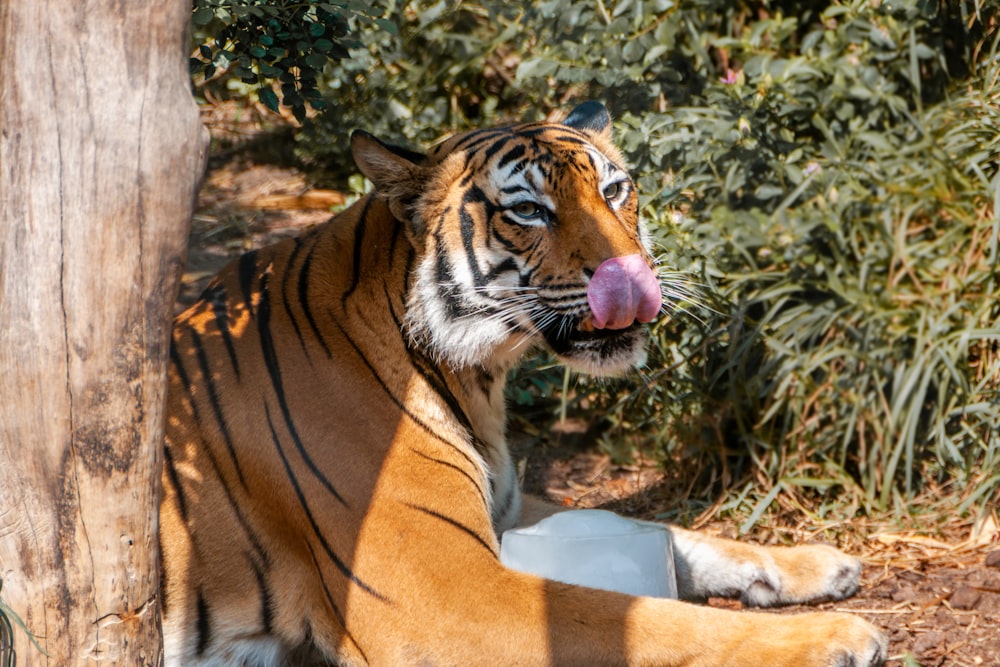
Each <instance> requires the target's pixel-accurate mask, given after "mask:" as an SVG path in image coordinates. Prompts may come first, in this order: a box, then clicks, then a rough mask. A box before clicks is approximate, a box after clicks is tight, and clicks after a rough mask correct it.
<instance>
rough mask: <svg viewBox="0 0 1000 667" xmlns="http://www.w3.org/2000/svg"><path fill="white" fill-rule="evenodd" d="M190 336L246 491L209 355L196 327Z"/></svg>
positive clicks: (216, 415)
mask: <svg viewBox="0 0 1000 667" xmlns="http://www.w3.org/2000/svg"><path fill="white" fill-rule="evenodd" d="M188 335H189V336H190V338H191V346H192V347H194V350H195V355H196V356H197V357H198V367H199V369H200V370H201V377H202V382H203V384H204V385H205V388H206V389H207V390H208V404H209V405H210V406H212V414H213V415H214V416H215V421H216V423H217V424H218V425H219V430H220V431H221V432H222V440H223V442H225V444H226V451H228V452H229V458H230V459H232V461H233V467H234V468H236V477H237V478H238V479H239V480H240V485H241V486H242V487H243V488H244V489H245V488H246V487H247V482H246V480H245V479H244V478H243V469H242V468H241V467H240V461H239V459H238V458H236V448H235V447H234V446H233V437H232V435H230V433H229V424H228V423H227V422H226V418H225V415H223V414H222V403H221V402H220V401H219V392H218V390H217V389H216V387H215V381H214V380H213V379H212V371H211V369H210V368H209V367H208V355H207V354H206V353H205V347H204V346H203V345H202V344H201V336H199V335H198V332H197V331H195V329H194V327H190V330H189V331H188Z"/></svg>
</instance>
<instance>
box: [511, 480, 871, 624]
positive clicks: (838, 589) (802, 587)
mask: <svg viewBox="0 0 1000 667" xmlns="http://www.w3.org/2000/svg"><path fill="white" fill-rule="evenodd" d="M521 506H522V513H521V519H522V520H521V522H520V525H522V526H525V525H531V524H534V523H537V522H538V521H541V520H542V519H544V518H545V517H548V516H551V515H553V514H555V513H556V512H560V511H564V510H563V509H562V508H560V507H557V506H555V505H553V504H551V503H548V502H545V501H544V500H541V499H539V498H534V497H530V496H525V497H524V498H523V499H522V501H521ZM656 525H662V524H656ZM666 528H668V529H669V530H670V534H671V542H672V546H673V555H674V565H675V567H676V575H677V590H678V594H679V596H680V598H681V599H682V600H689V601H704V600H706V599H707V598H710V597H725V598H736V599H739V600H740V601H741V602H743V603H744V604H746V605H748V606H752V607H774V606H779V605H791V604H803V603H807V604H808V603H815V602H822V601H826V600H841V599H844V598H846V597H849V596H851V595H853V594H854V593H855V592H857V590H858V586H859V583H860V579H861V561H859V560H858V559H857V558H854V557H853V556H849V555H847V554H845V553H843V552H841V551H838V550H837V549H834V548H833V547H829V546H825V545H801V546H794V547H767V546H761V545H756V544H747V543H744V542H737V541H735V540H727V539H723V538H719V537H712V536H709V535H704V534H702V533H699V532H696V531H691V530H685V529H684V528H679V527H677V526H666Z"/></svg>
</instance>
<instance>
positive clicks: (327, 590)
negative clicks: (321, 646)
mask: <svg viewBox="0 0 1000 667" xmlns="http://www.w3.org/2000/svg"><path fill="white" fill-rule="evenodd" d="M306 548H307V549H309V555H310V556H312V562H313V567H315V568H316V575H317V576H318V577H319V581H320V583H321V584H323V593H325V594H326V601H327V602H329V603H330V609H332V610H333V615H334V616H336V617H337V620H338V621H340V627H342V628H343V629H344V634H345V635H347V638H348V639H350V640H351V643H353V644H354V646H355V648H357V649H358V652H359V653H361V657H362V659H363V660H364V663H365V664H366V665H369V664H371V662H370V661H369V660H368V656H367V655H365V652H364V650H363V649H362V648H361V644H359V643H358V642H357V640H356V639H354V636H353V635H351V631H350V630H348V629H347V621H346V620H345V619H344V615H343V614H342V613H340V609H338V608H337V603H336V602H334V601H333V595H332V594H331V593H330V588H329V587H328V586H327V585H326V580H325V579H324V578H323V571H322V570H321V569H320V567H319V561H318V560H316V552H315V551H314V550H313V548H312V545H311V544H310V543H309V540H306ZM390 604H391V603H390ZM306 623H307V624H308V623H309V621H308V619H307V620H306ZM311 634H312V627H311V626H307V627H306V639H307V640H308V639H309V636H310V635H311ZM307 643H308V642H307Z"/></svg>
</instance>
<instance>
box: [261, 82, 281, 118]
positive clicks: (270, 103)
mask: <svg viewBox="0 0 1000 667" xmlns="http://www.w3.org/2000/svg"><path fill="white" fill-rule="evenodd" d="M257 99H258V100H260V102H261V104H263V105H264V106H265V107H267V108H268V109H270V110H271V111H273V112H274V113H278V96H277V95H275V93H274V91H273V90H271V89H270V88H258V89H257Z"/></svg>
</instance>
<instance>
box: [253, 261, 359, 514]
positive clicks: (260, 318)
mask: <svg viewBox="0 0 1000 667" xmlns="http://www.w3.org/2000/svg"><path fill="white" fill-rule="evenodd" d="M259 289H260V303H259V304H258V306H257V331H258V335H259V337H260V347H261V353H262V354H263V356H264V364H265V365H266V366H267V373H268V375H269V376H270V378H271V387H272V388H273V389H274V394H275V396H276V397H277V399H278V406H279V407H280V408H281V416H282V417H283V419H284V422H285V428H286V429H288V433H289V435H291V436H292V442H293V443H294V444H295V449H296V450H297V451H298V452H299V455H300V456H301V457H302V460H303V461H305V463H306V465H307V466H308V467H309V471H310V472H311V473H312V474H313V476H314V477H316V479H318V480H319V481H320V483H321V484H322V485H323V487H324V488H325V489H326V490H327V491H329V492H330V494H331V495H333V497H334V498H336V499H337V500H339V501H340V503H341V504H342V505H344V506H345V507H346V506H347V502H346V501H345V500H344V498H343V497H341V495H340V493H338V492H337V489H335V488H334V486H333V483H332V482H330V480H329V479H328V478H327V477H326V475H325V474H323V471H322V470H320V469H319V466H317V465H316V462H315V461H313V459H312V457H311V456H310V455H309V452H307V451H306V448H305V445H304V444H303V443H302V438H301V437H300V436H299V432H298V430H297V429H296V428H295V422H294V421H293V419H292V412H291V410H290V409H289V407H288V400H287V398H286V397H285V387H284V384H283V383H282V380H281V369H280V367H279V366H278V355H277V351H276V349H275V346H274V337H273V336H272V335H271V297H270V294H269V292H268V290H269V285H268V280H267V276H266V275H264V276H261V279H260V288H259Z"/></svg>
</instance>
